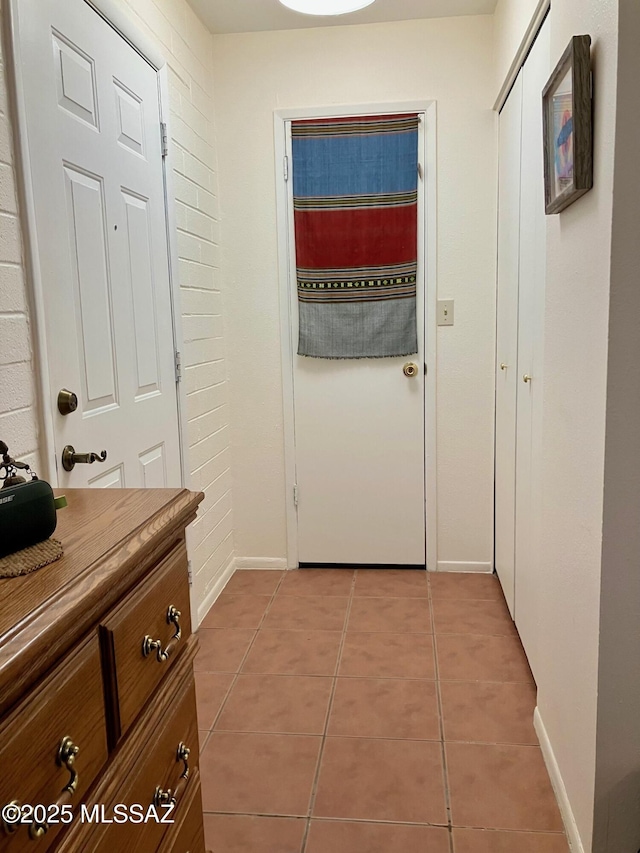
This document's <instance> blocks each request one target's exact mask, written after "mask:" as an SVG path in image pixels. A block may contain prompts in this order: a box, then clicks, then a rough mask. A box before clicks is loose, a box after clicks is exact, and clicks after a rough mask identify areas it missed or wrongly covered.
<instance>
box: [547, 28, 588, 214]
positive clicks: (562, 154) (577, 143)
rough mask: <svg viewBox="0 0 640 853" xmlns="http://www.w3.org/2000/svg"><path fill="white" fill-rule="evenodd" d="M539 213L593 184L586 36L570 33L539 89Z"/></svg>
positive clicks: (565, 204)
mask: <svg viewBox="0 0 640 853" xmlns="http://www.w3.org/2000/svg"><path fill="white" fill-rule="evenodd" d="M542 119H543V121H542V124H543V129H544V190H545V212H546V213H547V214H552V213H560V211H561V210H564V209H565V207H568V206H569V205H570V204H573V202H574V201H576V199H578V198H580V196H581V195H584V194H585V193H586V192H588V191H589V190H590V189H591V188H592V186H593V129H592V117H591V36H588V35H587V36H573V38H572V39H571V41H570V42H569V45H568V47H567V49H566V50H565V52H564V53H563V54H562V57H561V58H560V61H559V62H558V64H557V65H556V67H555V69H554V71H553V74H552V75H551V77H550V78H549V82H548V83H547V85H546V86H545V87H544V90H543V92H542Z"/></svg>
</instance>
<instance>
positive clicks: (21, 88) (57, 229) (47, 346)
mask: <svg viewBox="0 0 640 853" xmlns="http://www.w3.org/2000/svg"><path fill="white" fill-rule="evenodd" d="M12 22H13V24H14V44H13V48H14V54H15V73H16V81H17V96H18V115H19V128H20V144H21V153H22V168H23V172H24V184H25V199H26V204H25V207H26V216H27V218H28V233H29V243H30V265H31V273H32V279H33V282H34V291H35V299H34V301H35V308H36V311H35V315H36V323H37V326H38V339H39V350H40V351H39V358H40V370H41V388H42V404H43V409H44V422H45V439H46V443H47V445H48V447H47V450H48V453H47V456H48V460H49V466H50V469H51V470H50V471H49V478H50V479H51V480H52V481H53V482H56V481H57V484H58V485H60V486H70V487H76V488H77V487H87V486H88V487H98V488H101V487H156V488H159V487H164V486H179V485H181V482H182V470H181V458H182V453H181V441H180V423H179V408H178V392H177V385H176V382H177V375H176V345H175V338H174V333H175V330H174V307H173V291H172V277H171V260H170V251H169V239H168V233H169V228H168V220H167V206H166V188H165V179H166V175H165V163H164V156H165V153H166V152H165V150H164V141H165V134H166V131H165V130H164V125H163V124H162V112H161V103H160V91H161V88H162V86H161V81H160V75H159V73H158V67H156V66H154V65H152V64H151V62H150V61H148V60H147V58H145V57H144V56H143V55H142V54H141V53H140V52H139V51H138V50H137V49H136V48H135V47H134V46H133V45H132V43H131V42H130V41H128V40H127V39H125V38H124V37H123V36H122V35H121V34H120V33H119V32H118V31H116V30H115V29H114V28H113V27H112V26H111V24H110V23H108V22H107V20H106V19H105V18H104V17H102V16H101V15H100V14H98V12H97V11H96V10H95V9H94V8H93V6H92V5H89V3H87V2H85V0H65V2H64V3H62V2H59V0H20V2H19V3H14V4H13V7H12ZM95 463H97V464H95Z"/></svg>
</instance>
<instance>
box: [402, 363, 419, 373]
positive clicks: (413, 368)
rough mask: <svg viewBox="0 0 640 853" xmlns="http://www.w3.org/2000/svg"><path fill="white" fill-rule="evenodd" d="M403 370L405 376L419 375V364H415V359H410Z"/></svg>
mask: <svg viewBox="0 0 640 853" xmlns="http://www.w3.org/2000/svg"><path fill="white" fill-rule="evenodd" d="M402 372H403V373H404V375H405V376H417V375H418V365H417V364H414V362H413V361H408V362H407V363H406V364H405V366H404V367H403V368H402Z"/></svg>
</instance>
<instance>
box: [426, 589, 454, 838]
mask: <svg viewBox="0 0 640 853" xmlns="http://www.w3.org/2000/svg"><path fill="white" fill-rule="evenodd" d="M427 586H428V588H429V615H430V618H431V627H432V629H433V664H434V667H435V676H436V698H437V701H438V724H439V726H440V749H441V751H442V777H443V778H442V782H443V786H444V804H445V808H446V811H447V821H448V829H449V850H450V853H454V849H453V820H452V815H451V795H450V793H449V769H448V766H447V751H446V748H445V741H444V714H443V712H442V692H441V690H440V667H439V663H438V645H437V644H438V638H437V634H436V624H435V615H434V610H433V598H432V595H431V581H430V578H429V575H428V574H427Z"/></svg>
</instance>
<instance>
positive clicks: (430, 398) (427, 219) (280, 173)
mask: <svg viewBox="0 0 640 853" xmlns="http://www.w3.org/2000/svg"><path fill="white" fill-rule="evenodd" d="M409 112H415V113H419V114H420V115H421V116H422V119H423V122H424V127H423V131H422V138H421V143H420V150H419V151H418V159H419V162H420V163H421V164H422V172H423V174H422V180H423V186H424V203H423V204H422V205H419V207H418V234H419V240H418V252H419V253H420V252H422V258H423V263H424V278H425V282H424V287H425V293H424V312H425V316H424V338H425V339H424V341H423V347H424V349H423V352H424V361H425V365H426V368H427V369H426V375H424V376H423V379H424V383H425V387H424V428H425V443H424V448H425V464H424V481H425V534H426V558H427V569H428V570H429V571H436V570H437V565H438V542H437V535H438V517H437V500H436V498H437V456H436V450H437V412H436V403H437V363H436V352H437V351H436V331H437V325H436V307H437V305H436V303H437V245H438V244H437V230H436V229H437V182H436V175H437V171H436V169H437V147H436V140H437V136H436V117H437V104H436V101H397V102H384V103H368V104H356V105H353V104H352V105H340V106H335V105H332V106H326V107H300V108H290V109H283V110H274V114H273V123H274V149H275V170H276V171H275V174H276V219H277V237H278V280H279V297H280V351H281V364H282V398H283V415H284V460H285V490H286V492H285V506H286V521H287V568H289V569H294V568H296V567H297V566H298V522H297V510H296V505H295V500H294V486H295V485H296V441H295V411H294V380H293V369H294V359H295V347H294V342H293V340H292V337H291V303H292V299H291V283H292V279H291V275H292V257H293V251H292V249H293V246H294V245H295V242H294V239H295V238H294V231H293V217H290V216H289V200H288V192H289V191H288V182H287V181H286V180H285V177H284V162H285V160H284V158H285V157H288V158H289V161H288V162H289V167H290V168H289V171H290V170H291V163H292V158H291V150H290V134H288V133H287V128H288V125H289V124H290V122H292V121H296V120H304V119H312V118H340V117H343V116H358V115H363V116H366V115H384V114H395V113H409ZM290 177H291V175H290V174H289V178H290Z"/></svg>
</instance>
